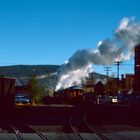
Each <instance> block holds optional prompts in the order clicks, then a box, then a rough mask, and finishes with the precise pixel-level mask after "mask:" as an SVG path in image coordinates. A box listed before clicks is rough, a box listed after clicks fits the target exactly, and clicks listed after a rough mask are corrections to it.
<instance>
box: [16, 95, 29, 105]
mask: <svg viewBox="0 0 140 140" xmlns="http://www.w3.org/2000/svg"><path fill="white" fill-rule="evenodd" d="M15 103H16V104H19V103H21V104H31V99H30V98H29V97H28V96H27V94H21V93H17V94H15Z"/></svg>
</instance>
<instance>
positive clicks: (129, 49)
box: [56, 17, 140, 90]
mask: <svg viewBox="0 0 140 140" xmlns="http://www.w3.org/2000/svg"><path fill="white" fill-rule="evenodd" d="M138 43H140V22H138V21H136V20H135V18H134V17H132V18H127V17H125V18H123V19H122V20H121V22H120V24H119V27H118V28H117V29H116V30H115V33H114V38H113V39H112V40H110V39H105V40H102V41H99V43H98V45H97V48H96V49H83V50H78V51H77V52H75V53H74V54H73V56H71V57H70V58H69V60H68V61H67V63H65V64H63V65H62V66H61V69H60V71H59V81H58V84H57V86H56V90H59V89H63V88H67V87H70V86H72V85H74V83H76V84H78V85H80V84H81V83H82V82H84V80H85V78H86V77H88V73H89V72H92V71H93V70H92V65H93V64H96V65H106V64H107V65H108V64H113V63H114V61H118V60H119V61H124V60H129V59H130V58H131V56H133V55H134V46H135V45H137V44H138Z"/></svg>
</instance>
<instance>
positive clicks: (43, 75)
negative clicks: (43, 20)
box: [0, 65, 106, 87]
mask: <svg viewBox="0 0 140 140" xmlns="http://www.w3.org/2000/svg"><path fill="white" fill-rule="evenodd" d="M59 68H60V65H14V66H0V75H3V76H5V77H11V78H15V79H16V85H26V84H27V83H28V81H29V79H30V78H31V76H32V75H36V76H37V79H38V81H39V83H40V84H41V85H42V86H44V87H54V86H55V85H56V82H57V80H58V77H57V70H58V69H59ZM93 77H94V80H97V79H101V80H103V79H105V78H106V76H105V75H101V74H98V73H95V72H94V73H93Z"/></svg>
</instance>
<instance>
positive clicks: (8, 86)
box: [0, 77, 15, 110]
mask: <svg viewBox="0 0 140 140" xmlns="http://www.w3.org/2000/svg"><path fill="white" fill-rule="evenodd" d="M14 90H15V79H12V78H5V77H0V110H9V109H13V108H14V105H15V94H14Z"/></svg>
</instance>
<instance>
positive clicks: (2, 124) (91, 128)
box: [0, 104, 140, 140]
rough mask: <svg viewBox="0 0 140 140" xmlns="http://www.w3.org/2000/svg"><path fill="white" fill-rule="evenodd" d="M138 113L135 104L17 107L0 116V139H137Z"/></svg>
mask: <svg viewBox="0 0 140 140" xmlns="http://www.w3.org/2000/svg"><path fill="white" fill-rule="evenodd" d="M139 112H140V111H138V109H137V108H136V107H129V106H111V105H107V106H101V105H100V106H96V105H86V106H85V105H84V106H83V105H82V104H81V105H79V106H73V105H48V106H34V107H33V106H17V107H16V108H15V110H13V111H12V112H7V111H4V113H3V115H1V121H0V139H1V140H5V139H7V140H42V139H43V140H57V139H61V140H94V139H95V140H98V139H99V140H118V139H122V140H124V139H130V140H131V139H136V140H138V139H139V138H140V123H139V117H140V115H139V114H140V113H139ZM14 114H16V116H15V115H14Z"/></svg>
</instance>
